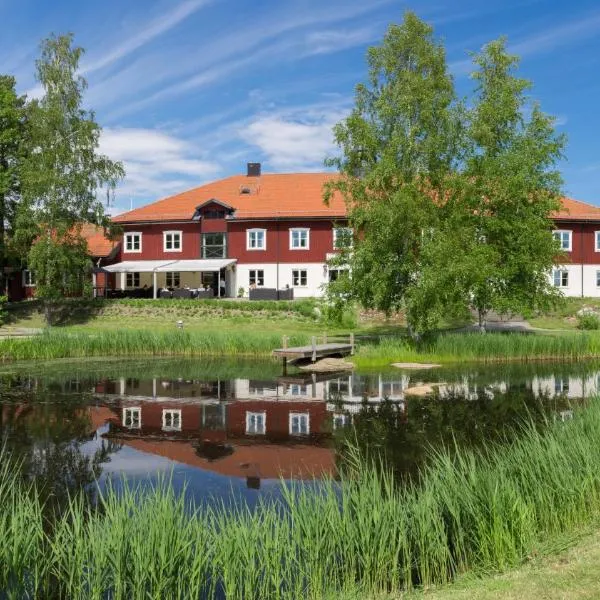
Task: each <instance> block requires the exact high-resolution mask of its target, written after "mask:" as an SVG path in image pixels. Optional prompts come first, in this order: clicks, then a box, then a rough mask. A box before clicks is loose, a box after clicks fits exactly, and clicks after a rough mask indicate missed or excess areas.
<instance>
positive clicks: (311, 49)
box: [306, 24, 379, 55]
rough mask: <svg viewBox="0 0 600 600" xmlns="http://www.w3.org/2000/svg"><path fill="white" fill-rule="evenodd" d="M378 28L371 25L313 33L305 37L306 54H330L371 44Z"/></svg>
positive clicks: (376, 35)
mask: <svg viewBox="0 0 600 600" xmlns="http://www.w3.org/2000/svg"><path fill="white" fill-rule="evenodd" d="M378 30H379V28H378V27H377V26H376V25H374V24H371V25H370V26H368V27H360V28H358V29H330V30H325V31H314V32H311V33H309V34H308V35H307V36H306V45H307V54H309V55H311V54H331V53H333V52H341V51H342V50H346V49H348V48H354V47H355V46H360V45H362V44H366V43H367V42H372V41H373V40H375V39H377V37H378V33H379V31H378Z"/></svg>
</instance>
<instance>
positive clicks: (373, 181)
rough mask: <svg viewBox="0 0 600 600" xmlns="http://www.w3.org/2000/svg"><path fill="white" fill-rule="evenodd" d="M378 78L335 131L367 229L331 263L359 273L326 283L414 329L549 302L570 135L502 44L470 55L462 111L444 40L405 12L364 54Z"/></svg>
mask: <svg viewBox="0 0 600 600" xmlns="http://www.w3.org/2000/svg"><path fill="white" fill-rule="evenodd" d="M367 60H368V64H369V81H368V83H367V84H359V85H358V86H357V92H356V98H355V108H354V110H353V112H352V113H351V115H350V116H349V117H348V118H346V119H345V120H344V121H342V122H341V123H339V124H338V125H337V126H336V128H335V139H336V142H337V144H338V146H339V147H340V149H341V155H340V156H339V157H337V158H333V159H331V160H329V161H328V162H329V164H330V165H332V166H335V167H337V168H338V170H339V171H340V174H341V177H340V178H339V179H338V180H336V181H334V182H332V183H331V184H330V185H329V186H328V187H327V188H326V192H325V199H326V200H328V199H330V198H331V195H332V194H333V193H335V192H339V193H341V194H342V195H343V197H344V199H345V200H346V204H347V206H348V215H349V220H350V224H351V225H352V226H353V228H354V230H355V231H357V232H360V234H359V235H358V236H357V243H356V245H355V247H354V248H352V249H342V250H341V251H340V253H339V256H338V257H336V258H335V259H334V263H335V264H344V265H346V266H350V268H351V269H350V272H351V273H352V278H351V281H350V282H348V281H340V282H339V283H338V282H335V284H334V285H333V286H331V290H330V295H331V297H332V302H334V303H336V302H337V303H338V304H343V303H345V302H347V301H349V300H351V299H355V300H358V301H359V302H360V303H361V304H362V305H363V306H365V307H369V308H371V307H374V308H378V309H381V310H384V311H386V312H390V311H391V310H397V309H401V308H402V309H405V310H406V316H407V321H408V324H409V327H410V328H411V329H412V330H413V331H420V332H423V331H428V330H431V329H433V328H435V327H436V325H437V324H438V323H439V322H440V321H441V320H442V319H444V318H447V317H451V318H461V319H462V318H465V316H466V315H468V313H469V309H470V308H471V307H474V308H475V309H476V310H477V311H478V313H479V316H480V322H481V324H482V325H483V324H484V323H485V317H486V315H487V313H488V312H489V311H490V310H492V309H494V310H496V311H498V312H519V311H522V310H524V309H525V308H530V309H546V308H548V307H550V306H552V305H553V304H554V303H555V302H556V301H557V299H558V292H557V290H556V289H554V288H553V287H552V286H551V285H550V282H549V280H548V272H549V270H550V269H551V267H552V265H553V264H554V261H555V260H556V257H557V255H559V251H558V247H557V244H556V243H555V242H554V240H553V238H552V234H551V229H552V221H551V218H550V217H551V215H552V213H553V212H554V211H556V210H557V209H558V208H559V207H560V202H559V198H560V187H561V177H560V174H559V173H558V171H557V169H556V164H557V162H558V161H559V160H560V159H561V158H562V150H563V147H564V144H565V140H564V137H563V136H560V135H557V134H556V133H555V131H554V120H553V119H552V118H551V117H548V116H547V115H545V114H544V113H542V112H541V110H540V109H539V107H538V106H537V105H533V106H531V105H530V104H529V102H528V99H527V96H526V93H527V91H528V90H529V88H530V87H531V84H530V83H529V82H528V81H526V80H523V79H520V78H518V77H516V75H515V71H516V68H517V66H518V60H517V58H516V57H513V56H510V55H509V54H508V53H507V52H506V48H505V42H504V40H499V41H494V42H491V43H489V44H488V45H487V46H485V47H484V48H483V50H482V51H481V53H480V54H478V55H476V56H474V58H473V60H474V65H475V72H474V74H473V78H474V80H475V82H476V88H475V92H474V95H473V97H472V98H471V99H469V102H468V105H469V108H468V109H467V108H466V107H465V106H464V104H463V103H462V102H459V101H458V100H457V98H456V94H455V90H454V84H453V82H452V79H451V77H450V76H449V74H448V72H447V65H446V59H445V53H444V49H443V46H442V45H441V44H440V43H439V42H438V41H436V40H435V39H434V37H433V32H432V29H431V27H429V26H428V25H426V24H425V23H423V22H422V21H420V20H419V19H418V18H417V17H416V16H415V15H414V14H412V13H407V14H406V15H405V19H404V22H403V23H402V24H401V25H392V26H390V28H389V29H388V32H387V33H386V35H385V37H384V40H383V42H382V44H381V45H380V46H377V47H374V48H371V49H370V50H369V53H368V57H367Z"/></svg>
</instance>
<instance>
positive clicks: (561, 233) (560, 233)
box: [552, 229, 573, 252]
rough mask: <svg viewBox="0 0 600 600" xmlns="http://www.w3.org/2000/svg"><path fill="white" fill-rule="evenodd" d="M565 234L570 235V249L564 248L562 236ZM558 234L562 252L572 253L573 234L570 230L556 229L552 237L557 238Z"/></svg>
mask: <svg viewBox="0 0 600 600" xmlns="http://www.w3.org/2000/svg"><path fill="white" fill-rule="evenodd" d="M565 233H566V234H568V236H569V247H568V248H563V240H562V236H563V234H565ZM557 234H558V235H559V236H560V240H559V241H560V248H561V250H563V251H564V252H571V250H572V249H573V232H572V231H571V230H570V229H555V230H554V231H553V232H552V235H553V236H556V235H557Z"/></svg>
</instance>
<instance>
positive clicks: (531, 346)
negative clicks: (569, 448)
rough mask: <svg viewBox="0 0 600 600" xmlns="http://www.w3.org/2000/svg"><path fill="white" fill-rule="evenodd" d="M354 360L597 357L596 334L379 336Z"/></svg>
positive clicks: (599, 338) (599, 351) (599, 355)
mask: <svg viewBox="0 0 600 600" xmlns="http://www.w3.org/2000/svg"><path fill="white" fill-rule="evenodd" d="M359 350H360V352H359V354H358V355H357V357H356V359H355V362H356V364H357V365H358V366H361V367H375V366H382V365H387V364H390V363H392V362H436V363H452V362H457V361H459V360H460V361H465V362H466V361H472V362H487V363H501V362H511V361H521V362H527V361H532V360H569V361H573V360H585V359H590V358H600V335H598V334H594V333H569V334H557V335H546V334H535V333H527V334H524V333H486V334H480V333H450V334H442V335H438V336H436V337H433V338H428V339H425V340H423V341H422V342H418V343H416V342H413V341H412V340H410V339H409V338H406V337H388V338H381V339H380V340H379V341H378V342H374V343H369V344H363V345H361V346H360V347H359Z"/></svg>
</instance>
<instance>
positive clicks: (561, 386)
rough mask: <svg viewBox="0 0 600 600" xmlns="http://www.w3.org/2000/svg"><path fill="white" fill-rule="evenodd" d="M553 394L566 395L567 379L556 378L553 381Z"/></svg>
mask: <svg viewBox="0 0 600 600" xmlns="http://www.w3.org/2000/svg"><path fill="white" fill-rule="evenodd" d="M554 392H555V393H556V394H567V393H568V392H569V379H568V378H563V377H556V378H555V379H554Z"/></svg>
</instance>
